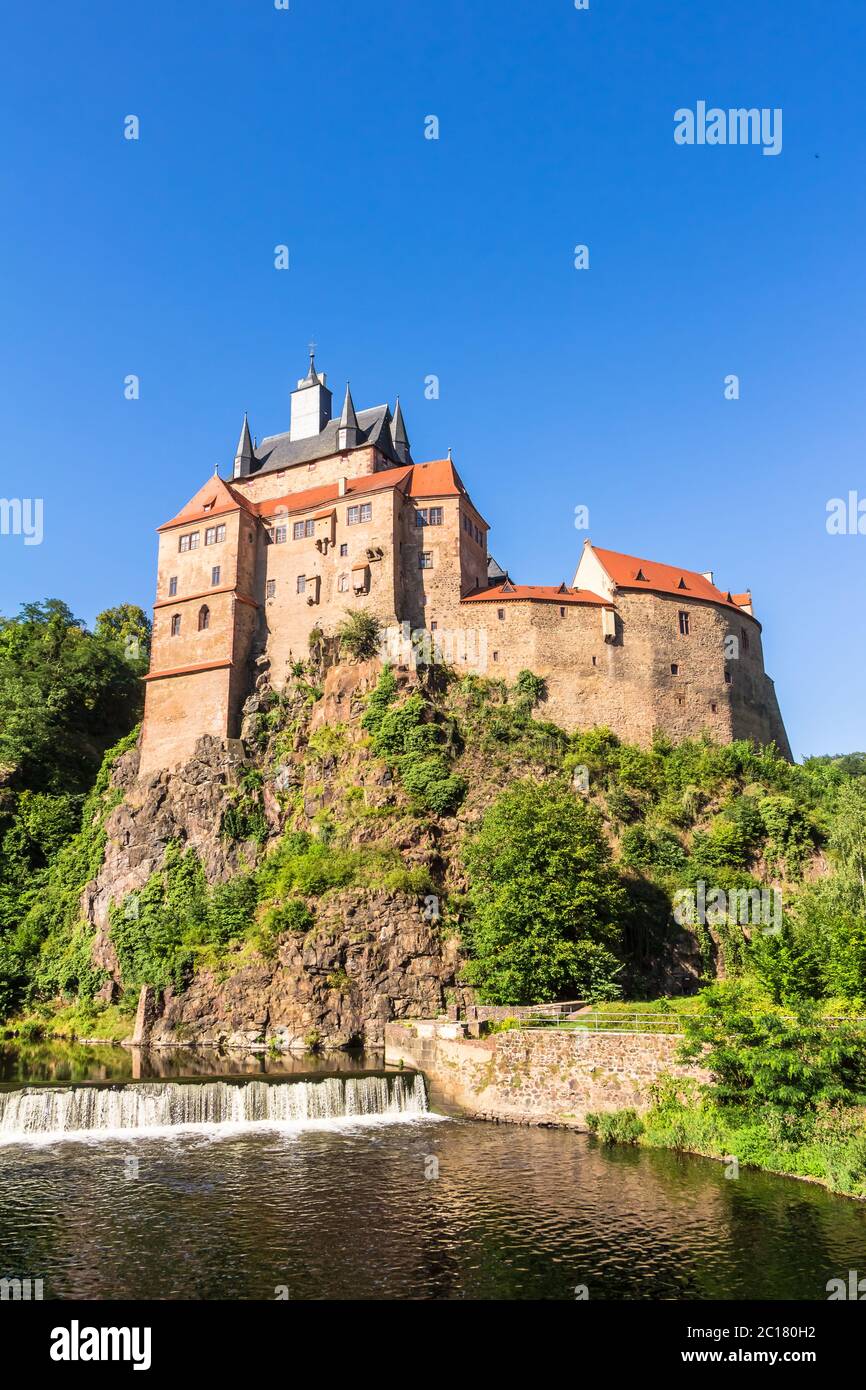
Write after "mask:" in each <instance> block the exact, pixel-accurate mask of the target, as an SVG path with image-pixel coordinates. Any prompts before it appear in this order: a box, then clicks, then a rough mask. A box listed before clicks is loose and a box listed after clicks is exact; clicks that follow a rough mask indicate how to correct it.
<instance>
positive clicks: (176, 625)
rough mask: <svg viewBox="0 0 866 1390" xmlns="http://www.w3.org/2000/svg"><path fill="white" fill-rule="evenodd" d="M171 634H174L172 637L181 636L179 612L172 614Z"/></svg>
mask: <svg viewBox="0 0 866 1390" xmlns="http://www.w3.org/2000/svg"><path fill="white" fill-rule="evenodd" d="M171 635H172V637H179V636H180V614H179V613H173V614H172V618H171Z"/></svg>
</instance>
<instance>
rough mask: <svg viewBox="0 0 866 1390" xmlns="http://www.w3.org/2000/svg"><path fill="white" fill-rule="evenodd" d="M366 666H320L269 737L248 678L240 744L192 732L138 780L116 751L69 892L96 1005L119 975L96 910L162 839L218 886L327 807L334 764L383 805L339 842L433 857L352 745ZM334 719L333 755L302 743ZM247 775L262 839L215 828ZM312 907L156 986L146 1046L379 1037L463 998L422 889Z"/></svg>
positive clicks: (372, 671)
mask: <svg viewBox="0 0 866 1390" xmlns="http://www.w3.org/2000/svg"><path fill="white" fill-rule="evenodd" d="M380 669H381V668H380V666H379V663H378V662H367V663H358V664H356V665H353V666H347V665H342V666H337V667H334V668H332V669H330V670H329V671H328V672H327V673H325V676H324V683H323V684H324V688H323V690H322V691H321V693H320V694H319V698H318V699H314V700H312V701H311V699H310V697H309V695H307V696H305V697H304V698H301V697H300V696H299V698H298V700H297V703H296V706H295V707H294V708H292V707H289V708H288V709H287V710H286V709H285V708H283V711H282V717H281V720H280V725H279V729H280V735H281V737H280V741H279V743H278V742H277V741H276V739H275V737H274V734H273V732H272V731H271V732H268V728H267V718H266V716H267V711H268V709H269V707H272V702H271V699H270V691H269V689H268V688H267V685H266V684H264V683H262V684H261V686H260V688H257V690H256V692H255V694H254V695H252V696H251V697H250V698H249V700H248V701H247V704H246V706H245V709H244V724H243V733H244V739H243V740H241V739H235V740H227V741H225V742H220V741H219V740H217V739H214V738H202V739H200V740H199V742H198V744H197V746H196V749H195V755H194V757H193V758H192V759H190V761H189V762H187V763H186V764H185V765H184V766H183V767H180V768H178V769H176V770H174V771H172V772H168V771H163V772H159V773H154V774H151V775H148V776H145V777H139V775H138V770H139V765H138V753H137V752H135V751H134V752H131V753H127V754H125V755H124V756H123V757H122V758H120V759H119V760H118V762H117V764H116V765H115V768H114V772H113V776H112V785H113V786H114V787H115V788H116V789H118V790H119V791H121V792H122V794H123V799H122V801H121V802H120V803H119V804H118V805H117V806H116V807H115V808H114V810H113V811H112V812H111V813H110V815H109V817H108V819H107V821H106V835H107V844H106V851H105V857H104V861H103V864H102V867H101V869H100V871H99V874H98V875H97V877H96V879H95V880H94V881H93V882H92V883H90V884H89V885H88V888H87V890H86V892H85V895H84V900H83V908H84V913H85V916H86V917H87V919H88V920H89V921H90V922H91V924H92V925H93V927H94V929H95V938H94V947H93V958H94V963H95V964H97V965H98V966H99V967H101V968H102V969H103V970H105V971H106V972H107V974H108V976H109V980H108V983H107V985H106V986H105V988H104V989H103V991H102V998H103V999H105V1000H111V999H113V998H116V997H117V995H118V994H119V992H120V989H121V985H122V982H121V977H120V970H119V965H118V960H117V956H116V954H115V951H114V947H113V944H112V940H111V934H110V920H109V908H110V905H111V903H112V902H114V903H116V904H120V903H121V902H124V901H134V897H135V894H136V893H138V892H140V891H141V890H142V889H143V888H144V886H145V885H146V884H147V882H148V880H149V879H150V877H151V875H152V874H153V873H154V872H155V871H157V870H159V869H160V868H161V867H162V864H163V859H164V856H165V852H166V849H167V847H168V845H169V844H170V843H172V842H175V843H179V844H181V845H183V846H184V847H191V848H193V849H194V850H195V851H196V854H197V856H198V859H199V861H200V863H201V865H202V868H203V870H204V874H205V877H206V879H207V880H208V882H209V883H211V884H213V883H217V882H221V881H225V880H227V879H229V878H231V877H232V876H233V875H235V874H236V873H238V872H239V871H241V870H243V869H244V868H251V867H252V866H253V865H254V864H255V863H256V862H257V861H258V860H260V859H261V856H262V854H263V853H266V852H267V849H268V848H269V846H270V844H271V843H273V842H274V841H275V840H276V839H277V838H278V837H279V836H280V835H281V833H282V832H283V831H284V830H285V829H286V828H289V827H295V828H297V827H299V826H305V827H307V828H310V827H311V825H312V821H313V818H314V817H316V816H317V815H320V814H321V813H322V812H323V811H328V809H329V808H330V809H331V810H334V811H339V810H340V808H341V804H342V800H343V797H344V795H345V787H346V777H347V772H346V769H347V766H350V767H351V769H352V771H351V773H350V774H348V776H349V782H350V783H351V785H352V786H353V787H354V788H358V789H360V790H361V791H362V792H363V796H364V801H365V805H366V806H367V807H368V808H372V809H373V810H374V811H379V812H381V811H382V809H383V807H387V806H389V805H390V806H391V807H392V809H394V810H395V811H396V813H397V814H396V815H395V817H392V819H391V820H390V821H387V828H385V829H383V826H385V825H386V821H384V820H383V821H381V822H376V821H375V820H374V821H372V822H371V823H369V824H364V823H359V824H357V825H356V826H355V827H354V829H353V831H352V842H353V843H354V844H356V845H364V844H369V843H370V842H371V841H376V842H381V843H383V844H387V845H388V847H389V848H391V849H392V850H397V851H398V852H399V854H400V856H401V858H402V862H404V863H405V864H406V865H407V866H412V865H416V866H417V865H426V864H429V863H431V862H432V861H433V860H435V858H436V854H437V846H436V844H435V843H434V841H435V832H431V830H430V828H429V826H425V825H424V824H423V823H419V822H418V821H417V820H416V819H414V818H412V817H411V816H405V815H400V814H399V812H400V807H399V805H398V802H399V796H400V793H399V790H398V789H397V788H396V787H395V786H394V781H393V777H392V776H391V774H390V772H389V770H388V769H387V768H385V767H383V766H382V764H381V763H379V762H378V761H377V760H375V759H373V758H371V757H369V755H367V754H366V753H365V751H364V742H365V740H364V736H363V731H362V730H361V729H360V726H359V723H358V715H359V714H360V712H361V710H362V708H363V704H362V699H363V696H364V695H365V694H366V693H367V692H368V691H369V690H370V689H372V687H373V686H374V685H375V683H376V680H377V679H378V674H379V671H380ZM406 679H408V676H401V681H403V680H406ZM335 725H338V726H340V727H341V728H343V729H344V730H345V740H346V742H345V748H344V750H343V752H342V754H341V755H340V756H337V755H335V754H333V753H329V752H328V751H324V752H323V753H321V754H319V753H317V752H311V751H310V748H309V746H308V739H309V738H310V736H311V735H313V734H314V733H315V732H316V730H321V729H323V728H325V727H326V726H331V727H333V726H335ZM287 729H288V733H287ZM292 729H294V733H293V734H292V732H291V731H292ZM250 773H253V774H255V777H256V781H257V783H260V786H258V787H257V795H259V797H260V801H259V803H258V804H259V805H260V807H261V810H262V813H263V815H264V817H265V821H266V832H265V835H264V842H263V843H261V842H252V841H243V840H238V839H237V838H232V837H231V836H227V835H226V834H225V833H224V818H225V816H226V813H227V812H228V811H229V810H230V808H232V807H233V806H236V805H237V802H238V796H239V794H241V792H242V783H243V779H244V777H245V775H248V774H250ZM403 809H405V808H403ZM431 836H432V838H431ZM313 906H314V907H315V926H314V927H313V928H312V930H310V931H309V932H307V933H295V932H290V933H286V934H284V935H283V936H282V937H281V938H280V940H279V943H278V945H277V947H276V949H275V952H274V954H273V955H272V956H268V955H263V954H261V953H259V952H257V951H255V950H253V949H252V948H251V947H249V948H247V949H245V950H243V951H239V952H238V953H236V955H234V956H232V957H230V958H229V959H228V960H227V962H226V968H225V972H224V973H219V974H218V973H216V972H215V971H213V970H203V971H200V972H199V973H197V974H196V975H195V976H194V978H193V979H192V980H191V981H190V982H189V984H188V985H187V987H186V988H185V989H184V990H183V991H182V992H177V991H173V990H171V989H167V990H165V991H164V993H163V994H161V995H159V996H157V997H156V998H154V999H149V1002H148V1009H147V1016H146V1025H145V1030H146V1034H147V1038H146V1040H147V1041H148V1042H149V1043H150V1044H151V1045H156V1046H159V1045H168V1044H173V1043H181V1042H183V1043H194V1044H208V1045H224V1046H230V1047H245V1048H246V1047H250V1046H253V1047H261V1046H268V1045H273V1046H279V1047H284V1048H303V1047H309V1046H311V1045H315V1046H322V1047H324V1048H339V1047H347V1046H351V1045H357V1044H363V1045H366V1046H368V1047H373V1046H381V1045H382V1043H383V1039H384V1025H385V1023H386V1022H388V1021H389V1020H393V1019H403V1018H413V1017H427V1016H430V1015H431V1014H434V1015H435V1014H436V1013H437V1012H438V1011H439V1010H440V1009H441V1008H442V1007H443V1006H444V1004H445V1002H446V990H447V991H449V998H452V999H453V998H462V997H463V996H464V992H463V991H460V990H459V989H458V988H457V985H456V973H457V968H458V958H457V947H456V943H455V942H454V941H453V940H449V939H443V935H442V932H441V930H440V927H439V924H438V922H437V921H436V920H428V918H429V917H430V915H431V914H430V913H429V912H426V911H425V906H424V902H423V899H419V898H415V897H413V896H411V895H409V894H407V893H405V892H399V891H398V892H386V891H384V890H377V891H365V890H363V889H360V888H355V889H344V890H341V891H340V892H337V893H333V894H331V895H329V896H326V897H324V898H322V899H321V900H318V901H316V902H315V904H313ZM142 1040H144V1039H142Z"/></svg>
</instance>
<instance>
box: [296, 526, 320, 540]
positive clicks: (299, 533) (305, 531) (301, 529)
mask: <svg viewBox="0 0 866 1390" xmlns="http://www.w3.org/2000/svg"><path fill="white" fill-rule="evenodd" d="M315 531H316V524H315V522H313V521H296V522H295V524H294V526H293V527H292V540H294V541H302V540H303V539H304V537H305V536H312V535H315Z"/></svg>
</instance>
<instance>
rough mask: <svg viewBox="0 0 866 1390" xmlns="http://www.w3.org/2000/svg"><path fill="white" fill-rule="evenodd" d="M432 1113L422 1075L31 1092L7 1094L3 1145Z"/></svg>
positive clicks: (0, 1125)
mask: <svg viewBox="0 0 866 1390" xmlns="http://www.w3.org/2000/svg"><path fill="white" fill-rule="evenodd" d="M426 1113H427V1092H426V1089H425V1086H424V1078H423V1077H422V1076H421V1074H420V1073H417V1072H415V1073H413V1072H409V1073H406V1074H405V1075H391V1076H357V1077H356V1076H328V1077H324V1078H323V1079H322V1080H320V1081H273V1082H269V1081H244V1082H242V1083H232V1082H231V1081H205V1082H176V1081H145V1082H132V1083H130V1084H127V1085H118V1086H96V1085H94V1086H68V1087H67V1086H26V1087H24V1089H23V1090H16V1091H6V1092H0V1144H10V1143H19V1142H21V1140H27V1139H37V1138H38V1139H47V1138H56V1139H59V1138H63V1137H71V1136H73V1135H76V1136H80V1135H91V1134H96V1133H103V1134H108V1133H111V1134H115V1135H116V1134H130V1133H132V1132H137V1133H139V1134H141V1133H145V1134H146V1133H148V1132H149V1131H150V1132H152V1131H154V1130H163V1131H164V1130H174V1129H181V1128H186V1129H189V1128H196V1127H202V1126H222V1127H224V1128H228V1127H230V1126H250V1125H259V1126H284V1127H292V1128H303V1127H304V1126H305V1125H315V1124H321V1123H322V1122H327V1121H346V1120H349V1121H360V1120H365V1119H366V1120H371V1119H372V1118H373V1117H380V1118H381V1119H398V1118H409V1117H412V1116H418V1115H423V1114H426Z"/></svg>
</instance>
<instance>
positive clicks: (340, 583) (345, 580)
mask: <svg viewBox="0 0 866 1390" xmlns="http://www.w3.org/2000/svg"><path fill="white" fill-rule="evenodd" d="M348 591H349V576H348V575H347V574H341V575H339V577H338V579H337V592H338V593H341V594H345V593H348Z"/></svg>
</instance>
